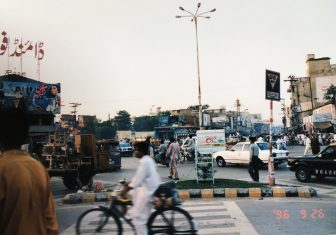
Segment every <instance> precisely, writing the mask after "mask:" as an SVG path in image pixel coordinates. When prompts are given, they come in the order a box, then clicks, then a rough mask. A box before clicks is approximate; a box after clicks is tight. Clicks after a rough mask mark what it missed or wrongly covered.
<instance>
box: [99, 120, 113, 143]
mask: <svg viewBox="0 0 336 235" xmlns="http://www.w3.org/2000/svg"><path fill="white" fill-rule="evenodd" d="M115 135H116V128H115V127H113V126H112V124H111V121H104V122H101V123H98V124H97V127H96V138H97V139H114V138H115Z"/></svg>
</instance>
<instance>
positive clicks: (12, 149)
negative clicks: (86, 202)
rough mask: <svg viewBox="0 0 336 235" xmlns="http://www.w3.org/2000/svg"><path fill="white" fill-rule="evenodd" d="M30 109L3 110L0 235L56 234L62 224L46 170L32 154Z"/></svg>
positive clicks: (0, 125)
mask: <svg viewBox="0 0 336 235" xmlns="http://www.w3.org/2000/svg"><path fill="white" fill-rule="evenodd" d="M28 129H29V121H28V115H27V112H26V110H24V109H23V107H22V109H21V108H20V109H19V108H6V109H2V110H0V152H1V155H0V234H1V235H22V234H29V235H30V234H32V235H33V234H38V235H56V234H58V224H57V220H56V213H55V205H54V200H53V196H52V194H51V190H50V179H49V176H48V172H47V171H46V169H45V167H44V166H43V165H42V164H41V163H40V162H38V161H36V160H35V159H33V158H32V157H31V156H30V155H29V153H28V152H26V151H23V150H21V145H23V144H26V139H27V135H28Z"/></svg>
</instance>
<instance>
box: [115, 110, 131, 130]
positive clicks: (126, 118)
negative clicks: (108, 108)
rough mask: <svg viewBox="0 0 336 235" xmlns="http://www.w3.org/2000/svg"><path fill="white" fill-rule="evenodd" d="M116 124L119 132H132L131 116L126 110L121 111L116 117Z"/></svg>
mask: <svg viewBox="0 0 336 235" xmlns="http://www.w3.org/2000/svg"><path fill="white" fill-rule="evenodd" d="M114 124H115V125H116V128H117V130H119V131H128V130H131V126H132V125H131V115H130V114H129V113H128V112H127V111H126V110H120V111H119V112H118V113H117V116H115V117H114Z"/></svg>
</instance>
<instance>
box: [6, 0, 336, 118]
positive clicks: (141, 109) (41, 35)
mask: <svg viewBox="0 0 336 235" xmlns="http://www.w3.org/2000/svg"><path fill="white" fill-rule="evenodd" d="M198 2H200V1H193V0H181V1H177V0H142V1H137V0H57V1H51V0H10V1H4V0H2V1H1V8H0V26H1V27H0V31H1V32H2V31H6V32H7V33H8V35H9V36H10V37H11V38H15V37H17V38H22V40H23V41H26V40H31V41H33V42H36V41H42V42H43V43H44V46H43V49H44V51H45V56H44V58H43V59H42V60H41V61H40V68H41V81H43V82H46V83H58V82H60V83H61V86H62V88H61V93H62V94H61V96H62V103H63V105H65V106H64V107H62V113H63V114H65V113H69V112H70V110H71V109H70V106H69V103H70V102H78V103H81V104H82V105H81V106H80V107H79V108H78V111H79V112H78V113H79V114H82V115H84V114H86V115H97V117H98V118H100V119H103V120H106V119H107V118H108V114H110V115H111V117H114V116H115V115H116V113H117V112H118V111H119V110H127V111H128V112H129V113H130V114H131V115H132V116H139V115H146V114H148V113H149V111H150V109H151V107H152V106H153V105H154V106H159V107H161V108H162V110H173V109H183V108H187V107H188V106H190V105H196V104H198V94H197V66H196V65H197V64H196V40H195V26H194V23H193V22H191V21H190V19H189V18H181V19H177V18H175V16H176V15H185V13H184V12H182V11H181V10H179V6H182V7H183V8H184V9H186V10H189V11H191V12H195V10H196V7H197V3H198ZM213 8H216V12H213V13H211V14H208V15H209V16H211V18H210V19H205V18H201V19H199V21H198V40H199V42H198V45H199V56H200V61H199V64H200V80H201V90H202V104H208V105H210V108H219V107H221V106H225V107H226V108H227V109H228V110H235V100H236V99H239V100H240V103H241V104H242V106H241V110H245V109H248V111H249V112H251V113H261V114H262V116H263V118H264V119H268V118H269V116H270V111H269V101H267V100H265V70H266V69H270V70H273V71H277V72H279V73H280V74H281V97H282V98H284V99H285V102H286V104H287V105H289V104H290V100H289V97H290V96H289V93H287V92H286V90H287V88H288V85H289V84H287V83H286V82H284V81H283V80H284V79H286V78H287V77H288V76H289V75H291V74H293V75H296V76H305V75H306V56H307V54H315V58H320V57H330V58H331V63H332V64H335V63H336V43H335V42H336V30H335V22H336V14H335V10H336V1H334V0H323V1H317V0H281V1H276V0H207V1H203V2H201V7H200V9H199V12H200V13H202V12H205V11H208V10H211V9H213ZM10 67H11V69H12V70H15V69H16V71H20V60H19V58H11V60H10ZM6 69H7V57H6V56H0V73H1V74H3V73H4V72H5V70H6ZM23 71H24V72H26V75H27V77H29V78H32V79H36V80H38V76H37V62H36V59H35V58H34V53H30V54H28V53H27V54H26V55H25V56H24V57H23ZM274 116H275V122H276V123H280V122H281V110H280V102H275V104H274Z"/></svg>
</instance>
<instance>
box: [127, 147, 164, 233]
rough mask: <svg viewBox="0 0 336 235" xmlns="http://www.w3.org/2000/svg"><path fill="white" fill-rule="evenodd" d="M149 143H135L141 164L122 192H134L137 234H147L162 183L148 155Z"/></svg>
mask: <svg viewBox="0 0 336 235" xmlns="http://www.w3.org/2000/svg"><path fill="white" fill-rule="evenodd" d="M148 149H149V146H148V143H147V142H137V143H135V144H134V155H135V157H137V158H140V161H139V163H140V165H139V166H138V169H137V171H136V173H135V175H134V177H133V179H132V181H131V182H130V183H129V184H128V185H127V188H126V189H124V190H123V191H122V192H121V195H125V194H126V193H127V192H128V191H129V190H131V189H133V190H132V191H131V194H132V200H133V207H132V211H131V216H132V219H133V224H134V226H135V230H136V234H137V235H147V234H148V231H147V220H148V218H149V216H150V213H151V209H152V204H151V201H152V200H153V199H154V192H155V190H156V189H157V188H158V187H159V185H160V176H159V173H158V172H157V169H156V166H155V163H154V160H153V159H152V158H151V157H150V156H148Z"/></svg>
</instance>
